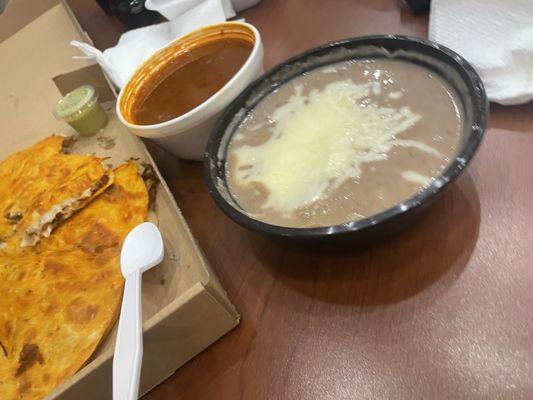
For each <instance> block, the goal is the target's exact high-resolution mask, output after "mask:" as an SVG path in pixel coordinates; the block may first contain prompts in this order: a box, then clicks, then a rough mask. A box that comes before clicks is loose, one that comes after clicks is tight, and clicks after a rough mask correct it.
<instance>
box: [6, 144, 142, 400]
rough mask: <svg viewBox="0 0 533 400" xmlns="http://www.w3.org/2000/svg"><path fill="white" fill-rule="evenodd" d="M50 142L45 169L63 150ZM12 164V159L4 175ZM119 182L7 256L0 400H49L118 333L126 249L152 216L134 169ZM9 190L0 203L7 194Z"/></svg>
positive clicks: (118, 173)
mask: <svg viewBox="0 0 533 400" xmlns="http://www.w3.org/2000/svg"><path fill="white" fill-rule="evenodd" d="M47 140H49V142H48V145H47V146H44V150H43V152H42V153H41V152H37V153H36V155H38V156H39V157H41V158H40V159H39V162H47V160H50V159H53V158H54V157H55V155H57V153H56V152H55V151H56V150H57V149H60V146H59V145H58V140H57V137H52V138H49V139H47ZM42 143H43V142H41V143H39V144H38V145H36V146H39V145H41V144H42ZM51 144H53V145H54V146H55V148H54V149H53V150H54V151H51V150H50V149H51ZM67 157H72V155H68V156H67ZM80 157H85V156H80ZM34 162H35V161H34ZM54 162H55V161H54ZM10 163H11V159H7V160H6V161H5V162H4V163H3V164H2V167H3V168H6V164H8V167H9V164H10ZM73 164H75V163H73ZM11 168H13V167H11ZM65 168H66V169H67V168H70V167H65ZM1 169H2V168H0V170H1ZM66 169H65V170H66ZM20 173H21V174H26V175H25V176H33V175H32V174H33V172H31V173H27V172H26V173H25V172H20ZM51 174H53V173H51ZM59 175H61V174H59ZM97 175H98V174H96V175H94V176H97ZM113 175H114V182H113V184H112V185H111V186H109V187H108V188H107V189H105V190H104V191H103V192H101V191H100V192H101V194H100V195H97V197H95V198H94V199H93V200H92V201H91V202H90V203H88V204H86V205H85V207H83V208H82V209H81V210H79V211H78V212H76V213H75V214H74V215H72V216H71V217H70V218H69V219H67V220H65V221H62V222H61V223H60V224H59V225H58V226H57V228H56V229H55V230H54V231H53V233H52V234H51V235H50V236H49V237H43V238H42V239H41V240H40V242H39V243H37V244H36V245H35V246H32V247H19V250H20V251H18V252H17V251H12V252H4V253H0V293H1V296H0V399H3V400H4V399H5V400H11V399H25V400H27V399H40V398H42V397H44V396H46V395H47V394H49V393H50V392H51V391H52V390H53V389H54V388H56V387H57V386H58V385H59V384H61V383H62V382H64V381H65V380H66V379H68V378H69V377H71V376H72V375H73V374H74V373H76V371H78V370H79V369H80V368H81V367H82V366H83V365H84V364H85V363H86V362H87V360H88V359H89V358H90V356H91V355H92V354H93V352H94V351H95V349H96V347H97V346H98V344H99V343H100V342H101V340H102V339H103V337H105V335H106V334H107V333H108V331H109V330H110V329H111V327H112V326H113V324H114V322H115V320H116V318H117V315H118V312H119V308H120V302H121V296H122V290H123V278H122V274H121V272H120V266H119V257H120V248H121V245H122V242H123V240H124V238H125V237H126V235H127V233H128V232H129V231H130V230H131V229H132V228H133V227H135V226H136V225H138V224H139V223H141V222H143V221H144V220H145V219H146V213H147V208H148V193H147V190H146V186H145V184H144V182H143V180H142V178H141V177H140V176H139V173H138V171H137V167H136V166H135V164H134V163H132V162H129V163H127V164H125V165H122V166H120V167H119V168H117V169H116V170H115V171H114V173H113ZM0 176H1V174H0ZM63 176H70V175H68V174H67V175H63ZM88 176H91V175H90V174H88ZM110 176H111V175H110ZM50 181H52V178H50ZM84 182H88V181H84ZM93 182H94V181H93ZM2 185H3V184H2V183H1V182H0V187H1V188H0V195H1V193H6V188H5V187H3V186H2ZM74 186H75V185H73V186H72V187H74ZM39 187H40V186H39ZM74 192H75V191H73V192H72V193H74ZM17 193H20V194H21V195H20V197H19V199H23V200H24V201H22V200H21V201H20V203H19V204H24V206H25V207H26V208H25V209H26V210H29V209H31V207H32V205H31V204H30V202H26V203H25V201H26V200H25V199H26V197H24V195H23V194H22V193H23V191H20V192H17ZM39 193H41V194H42V193H46V194H47V195H46V196H44V198H46V199H53V200H50V201H49V204H57V197H54V195H55V194H56V193H57V192H54V190H50V189H49V187H47V186H42V190H41V189H39ZM52 193H53V194H52ZM93 197H94V196H93ZM4 204H6V203H5V202H3V203H2V205H4ZM44 209H46V207H45V208H44ZM4 227H5V226H4Z"/></svg>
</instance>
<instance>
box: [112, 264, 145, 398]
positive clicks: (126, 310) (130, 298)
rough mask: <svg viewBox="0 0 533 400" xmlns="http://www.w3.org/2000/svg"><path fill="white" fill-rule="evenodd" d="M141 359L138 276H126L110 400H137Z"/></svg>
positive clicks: (139, 278) (139, 276)
mask: <svg viewBox="0 0 533 400" xmlns="http://www.w3.org/2000/svg"><path fill="white" fill-rule="evenodd" d="M142 356H143V342H142V317H141V273H140V272H138V271H137V272H134V273H132V274H130V275H128V276H127V277H126V283H125V285H124V295H123V297H122V308H121V310H120V320H119V323H118V334H117V341H116V344H115V357H114V358H113V400H134V399H135V400H136V399H137V397H138V394H139V378H140V376H141V361H142Z"/></svg>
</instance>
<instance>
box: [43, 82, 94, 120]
mask: <svg viewBox="0 0 533 400" xmlns="http://www.w3.org/2000/svg"><path fill="white" fill-rule="evenodd" d="M97 100H98V93H97V92H96V89H95V88H94V87H92V86H90V85H85V86H80V87H79V88H77V89H74V90H73V91H72V92H70V93H67V95H66V96H65V97H63V98H62V99H61V100H59V102H58V103H57V104H56V106H55V107H54V115H55V116H56V117H57V118H60V119H64V120H69V119H72V118H73V117H76V116H78V115H81V114H83V113H84V112H85V111H87V110H88V109H89V108H91V107H92V106H93V105H94V103H95V102H96V101H97Z"/></svg>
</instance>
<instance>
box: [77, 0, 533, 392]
mask: <svg viewBox="0 0 533 400" xmlns="http://www.w3.org/2000/svg"><path fill="white" fill-rule="evenodd" d="M68 2H69V3H70V5H71V6H72V7H73V9H74V11H75V13H76V15H77V17H78V18H79V20H80V22H81V24H82V26H83V27H84V28H85V29H86V30H87V31H88V32H89V34H90V36H91V37H92V38H93V39H94V42H95V43H96V45H97V46H98V47H100V48H105V47H107V46H110V45H113V44H114V43H115V42H116V40H117V38H118V36H119V34H120V33H121V32H122V31H123V30H124V28H123V27H122V26H121V24H120V23H119V22H117V20H115V19H114V18H112V17H109V16H107V15H105V14H104V13H103V12H102V11H101V10H99V9H98V8H97V6H96V3H94V2H91V1H88V0H69V1H68ZM242 16H243V17H245V18H246V19H247V20H248V21H249V22H251V23H253V24H255V25H256V26H257V27H258V28H259V30H260V31H261V34H262V37H263V40H264V44H265V51H266V58H265V64H266V67H267V68H268V67H271V66H273V65H274V64H276V63H278V62H280V61H282V60H284V59H285V58H287V57H289V56H292V55H294V54H296V53H298V52H301V51H303V50H305V49H308V48H310V47H313V46H316V45H319V44H322V43H325V42H328V41H332V40H336V39H341V38H346V37H350V36H357V35H366V34H379V33H401V34H409V35H416V36H426V34H427V17H424V16H421V17H414V16H412V15H410V14H408V13H400V11H399V10H398V8H397V6H396V3H395V2H394V1H392V0H389V1H385V0H383V1H377V0H369V1H362V0H359V1H358V0H329V1H326V0H263V2H262V3H261V4H260V5H259V6H257V7H255V8H253V9H250V10H248V11H246V12H244V13H242ZM491 112H492V115H491V118H490V129H489V130H488V132H487V135H486V139H485V142H484V143H483V145H482V146H481V149H480V151H479V153H478V155H477V156H476V159H475V161H474V162H473V163H472V164H471V166H470V167H469V169H468V171H467V172H466V173H465V174H464V175H463V176H462V177H461V178H460V179H459V181H458V182H456V183H455V184H454V185H452V187H451V188H450V189H449V190H447V192H446V193H445V195H444V196H443V197H442V199H441V200H440V201H439V202H438V203H437V204H436V205H435V206H434V207H433V209H432V210H431V212H430V213H429V215H428V216H427V217H426V218H425V219H423V220H422V221H421V222H420V223H419V224H418V225H417V226H415V227H414V228H412V229H411V230H410V231H408V232H407V233H405V234H403V235H402V236H401V237H399V238H397V239H394V240H392V241H390V242H388V243H386V244H383V245H381V246H379V247H375V248H372V249H368V250H367V251H362V252H357V253H356V252H352V253H345V254H320V253H316V252H312V253H311V252H305V251H302V250H295V249H288V248H284V247H282V246H279V245H275V244H272V243H270V242H268V241H267V240H265V239H263V238H261V237H259V236H257V235H254V234H252V233H250V232H248V231H246V230H244V229H243V228H241V227H240V226H238V225H236V224H235V223H233V222H232V221H231V220H229V219H228V218H227V217H225V216H224V215H223V214H222V212H220V211H219V210H218V209H217V207H216V206H215V204H214V202H213V201H212V200H211V198H210V197H209V194H208V192H207V189H206V185H205V184H204V182H203V180H202V167H201V165H200V164H197V163H188V162H183V163H181V164H180V168H179V171H178V172H177V171H176V170H175V169H174V168H171V167H168V166H167V167H165V166H163V167H162V169H163V172H164V174H165V175H166V177H167V179H168V183H169V185H170V187H171V188H172V191H173V193H174V195H175V196H176V199H177V202H178V204H179V206H180V207H181V209H182V211H183V214H184V215H185V217H186V219H187V221H188V222H189V224H190V226H191V229H192V231H193V233H194V235H195V236H196V238H197V239H198V241H199V243H200V246H201V247H202V249H203V250H204V252H205V254H206V256H207V258H208V259H209V261H210V262H211V264H212V265H213V267H214V268H215V270H216V271H217V273H218V276H219V277H220V279H221V281H222V283H223V285H224V287H225V288H226V289H227V291H228V295H229V297H230V299H231V300H232V301H233V302H234V304H235V305H236V306H237V308H238V310H239V311H240V313H241V314H242V323H241V325H240V327H239V328H237V329H235V330H234V331H232V332H231V333H229V334H228V335H226V336H225V337H223V338H222V339H221V340H219V341H218V342H217V343H216V344H214V345H213V346H211V347H210V348H208V349H207V350H206V351H204V352H203V353H202V354H200V355H199V356H197V357H196V358H194V359H193V360H192V361H190V362H189V363H188V364H186V365H185V366H184V367H183V368H181V369H180V370H179V371H178V372H177V373H176V374H174V375H173V376H172V377H171V378H169V379H168V380H167V381H166V382H164V383H163V384H162V385H160V386H159V387H157V388H156V389H154V390H153V391H152V392H151V393H149V394H148V395H146V396H145V399H146V400H163V399H195V400H196V399H202V400H206V399H217V400H218V399H254V400H262V399H269V400H274V399H294V400H306V399H334V400H339V399H355V398H358V399H422V398H424V399H462V398H464V399H488V398H490V399H522V398H523V399H531V398H533V335H532V333H533V317H532V311H533V251H532V250H533V206H532V203H533V196H532V195H531V193H532V190H531V189H532V187H533V186H532V185H533V159H532V156H531V155H532V154H533V108H532V107H531V105H526V106H519V107H497V106H496V107H494V106H493V107H492V109H491Z"/></svg>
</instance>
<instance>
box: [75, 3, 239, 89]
mask: <svg viewBox="0 0 533 400" xmlns="http://www.w3.org/2000/svg"><path fill="white" fill-rule="evenodd" d="M183 3H184V4H183V6H184V8H182V9H181V10H180V15H179V16H177V17H176V18H174V19H173V20H172V21H169V22H164V23H161V24H157V25H151V26H147V27H144V28H139V29H133V30H131V31H128V32H126V33H124V34H123V35H122V36H121V37H120V39H119V41H118V43H117V45H116V46H115V47H110V48H109V49H106V50H104V51H103V52H102V51H100V50H98V49H96V48H95V47H93V46H91V45H90V44H87V43H82V42H79V41H76V40H73V41H71V42H70V44H71V45H73V46H75V47H77V48H78V49H80V50H81V51H82V52H83V53H84V54H85V56H78V57H76V58H92V59H95V60H96V62H98V64H100V66H101V67H102V69H103V70H104V71H105V73H106V74H107V75H108V77H109V78H110V79H111V81H112V82H113V83H114V84H115V86H117V87H118V88H122V87H123V86H124V85H125V84H126V82H128V80H129V78H130V77H131V75H133V73H134V72H135V70H136V69H137V67H139V66H140V65H141V64H142V63H143V62H144V61H145V60H147V59H148V58H149V57H150V56H151V55H152V54H153V53H154V52H155V51H157V50H159V49H160V48H162V47H164V46H165V45H167V44H168V43H170V42H171V41H173V40H174V39H176V38H178V37H180V36H182V35H184V34H186V33H189V32H191V31H193V30H195V29H198V28H200V27H202V26H206V25H211V24H215V23H218V22H222V21H225V20H226V19H227V18H231V17H233V16H235V11H234V10H233V8H232V7H231V3H229V6H230V7H228V0H192V1H191V0H183ZM185 3H187V4H185Z"/></svg>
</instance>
